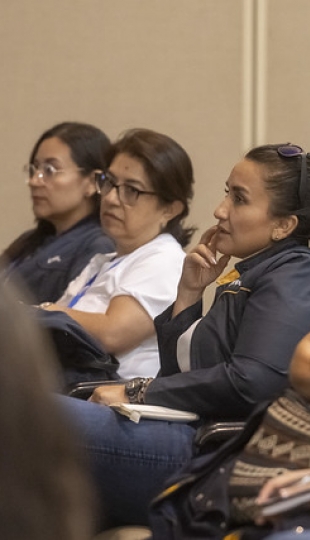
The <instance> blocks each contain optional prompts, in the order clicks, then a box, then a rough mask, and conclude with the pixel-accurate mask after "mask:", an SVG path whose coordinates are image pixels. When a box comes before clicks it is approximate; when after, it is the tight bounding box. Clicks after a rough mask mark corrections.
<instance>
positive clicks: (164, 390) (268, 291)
mask: <svg viewBox="0 0 310 540" xmlns="http://www.w3.org/2000/svg"><path fill="white" fill-rule="evenodd" d="M293 270H294V269H292V271H291V272H286V273H283V274H281V271H280V272H279V273H275V274H274V275H273V276H268V275H267V276H263V277H262V278H261V279H260V283H259V286H258V287H257V288H256V290H255V291H253V293H252V294H251V295H250V297H249V299H248V301H247V302H246V306H245V309H244V312H243V316H242V318H241V321H240V324H239V326H238V335H237V339H236V341H235V343H234V344H233V347H232V352H231V355H230V357H229V358H227V359H225V360H223V358H221V352H220V346H219V349H218V358H217V359H214V360H215V361H213V362H210V359H206V358H205V356H204V344H203V340H205V341H204V343H205V347H206V341H207V340H208V338H209V335H208V334H207V332H206V333H205V335H204V336H203V328H204V326H203V321H202V323H201V328H202V330H199V331H197V329H198V327H197V328H196V330H195V333H194V334H193V336H192V344H191V354H192V355H193V354H194V355H195V354H196V360H195V363H196V366H197V369H194V370H191V371H189V372H185V373H180V371H179V370H178V369H177V359H176V350H175V349H176V341H177V335H176V332H175V331H174V325H176V324H177V321H176V319H177V318H176V319H174V320H172V321H170V322H166V323H164V324H163V323H162V322H161V327H159V326H158V327H157V331H158V336H159V341H160V351H161V355H162V364H166V363H167V365H168V368H164V367H163V368H162V374H163V375H168V376H163V377H158V378H157V379H155V380H154V381H153V382H152V383H151V384H150V385H149V387H148V390H147V392H146V394H145V399H146V403H151V404H154V405H163V406H168V407H173V408H178V409H182V410H189V411H193V412H197V413H199V414H201V415H202V416H206V417H208V418H209V419H211V420H212V419H220V418H225V419H228V418H244V417H245V416H247V415H248V414H249V412H250V411H251V410H252V409H253V407H254V406H255V404H256V403H257V402H260V401H263V400H269V399H273V398H274V397H276V395H278V394H279V393H280V392H281V391H282V390H283V389H284V388H285V387H286V386H287V385H288V378H287V374H288V369H289V363H290V359H291V356H292V354H293V351H294V349H295V347H296V345H297V343H298V341H299V340H300V339H301V338H302V337H303V336H304V335H305V334H306V333H307V332H308V331H309V330H310V280H309V279H304V278H305V275H303V273H301V274H299V277H297V279H296V275H295V276H294V275H293ZM295 271H296V272H298V269H295ZM301 276H302V277H303V279H301ZM180 315H181V314H180ZM207 316H208V314H207ZM158 322H159V321H158ZM181 326H182V325H181ZM199 326H200V325H199ZM170 330H171V333H170ZM169 335H170V338H171V340H172V341H171V343H169ZM198 339H199V346H198V344H197V340H198ZM195 341H196V343H195ZM196 345H197V346H196ZM219 345H220V343H219ZM173 349H174V350H173ZM196 349H197V350H198V352H197V350H196ZM208 364H209V367H207V366H208ZM204 366H206V367H204Z"/></svg>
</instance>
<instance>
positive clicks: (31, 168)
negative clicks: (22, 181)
mask: <svg viewBox="0 0 310 540" xmlns="http://www.w3.org/2000/svg"><path fill="white" fill-rule="evenodd" d="M68 170H75V171H83V170H84V169H82V168H81V167H76V168H75V169H56V167H54V165H52V164H51V163H41V165H35V164H34V163H27V164H26V165H24V167H23V171H24V174H25V176H26V183H27V184H28V183H29V180H31V179H32V178H34V177H35V176H36V175H37V177H38V178H40V180H42V181H43V182H46V181H47V182H48V181H49V180H52V179H53V178H54V177H55V176H56V175H57V174H61V173H64V172H66V171H68Z"/></svg>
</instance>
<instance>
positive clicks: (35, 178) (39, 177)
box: [27, 169, 44, 186]
mask: <svg viewBox="0 0 310 540" xmlns="http://www.w3.org/2000/svg"><path fill="white" fill-rule="evenodd" d="M27 184H28V185H29V186H36V185H40V186H41V185H42V184H44V174H43V172H42V171H40V170H39V169H37V170H36V171H35V172H34V173H33V175H32V176H29V178H28V181H27Z"/></svg>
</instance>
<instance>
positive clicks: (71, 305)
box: [68, 272, 98, 308]
mask: <svg viewBox="0 0 310 540" xmlns="http://www.w3.org/2000/svg"><path fill="white" fill-rule="evenodd" d="M97 276H98V272H97V274H95V275H94V276H92V277H91V278H90V279H89V280H88V281H87V282H86V283H85V285H84V287H83V288H82V289H81V290H80V292H79V293H77V294H76V295H75V296H74V297H73V298H72V300H71V301H70V302H69V304H68V307H69V308H72V307H73V306H75V304H76V303H77V302H78V301H79V300H80V298H82V296H84V294H85V293H86V291H87V289H89V287H90V286H91V284H92V283H94V281H95V279H96V277H97Z"/></svg>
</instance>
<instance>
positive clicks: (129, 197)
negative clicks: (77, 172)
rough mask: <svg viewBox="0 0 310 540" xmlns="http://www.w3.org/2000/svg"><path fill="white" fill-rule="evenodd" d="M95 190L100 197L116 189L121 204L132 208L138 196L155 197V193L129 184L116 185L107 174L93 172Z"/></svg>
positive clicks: (112, 178)
mask: <svg viewBox="0 0 310 540" xmlns="http://www.w3.org/2000/svg"><path fill="white" fill-rule="evenodd" d="M94 175H95V182H96V189H97V192H98V193H100V194H101V196H102V197H104V196H105V195H107V194H108V193H110V191H112V189H114V188H115V189H116V191H117V195H118V198H119V200H120V202H121V203H123V204H126V205H127V206H134V205H135V204H136V202H137V200H138V198H139V197H140V195H157V193H155V191H144V190H142V189H138V188H136V187H134V186H131V185H130V184H116V182H115V179H114V177H113V176H112V175H111V174H109V173H108V172H103V171H94Z"/></svg>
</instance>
